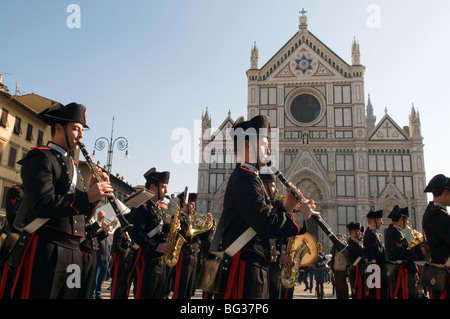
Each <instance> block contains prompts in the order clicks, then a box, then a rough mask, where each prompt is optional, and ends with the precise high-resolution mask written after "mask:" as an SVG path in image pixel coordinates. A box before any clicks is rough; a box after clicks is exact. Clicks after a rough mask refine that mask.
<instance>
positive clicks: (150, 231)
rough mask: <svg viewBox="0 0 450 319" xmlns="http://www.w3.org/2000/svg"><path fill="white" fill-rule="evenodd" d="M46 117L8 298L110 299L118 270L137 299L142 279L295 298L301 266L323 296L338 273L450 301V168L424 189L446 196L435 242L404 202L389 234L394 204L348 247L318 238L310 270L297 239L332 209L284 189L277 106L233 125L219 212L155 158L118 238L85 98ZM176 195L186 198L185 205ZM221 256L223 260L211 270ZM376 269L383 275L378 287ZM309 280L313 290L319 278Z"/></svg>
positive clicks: (116, 291) (116, 289)
mask: <svg viewBox="0 0 450 319" xmlns="http://www.w3.org/2000/svg"><path fill="white" fill-rule="evenodd" d="M39 117H40V118H42V119H43V120H44V121H46V122H47V123H48V124H49V125H50V126H51V134H52V138H51V141H50V142H49V143H48V144H47V146H46V147H36V148H33V149H32V150H31V151H29V152H28V153H27V155H26V156H25V157H24V158H23V159H22V160H21V161H19V164H20V165H21V167H22V169H21V177H22V182H23V184H22V185H21V186H20V187H17V188H16V187H14V188H12V189H11V198H8V200H7V203H8V202H9V205H10V206H11V209H9V208H8V207H7V212H8V211H11V212H14V213H13V214H9V213H7V225H6V226H5V227H4V229H3V230H2V232H3V233H2V235H1V237H0V242H1V243H2V249H1V252H0V257H1V263H2V268H1V283H0V297H1V298H3V299H9V298H12V299H18V298H24V299H28V298H30V299H58V298H64V299H72V298H77V299H86V298H99V296H100V294H101V286H102V284H103V282H104V279H105V276H106V274H107V273H108V272H109V274H110V276H111V294H110V296H111V299H127V298H130V290H131V289H133V291H132V292H133V297H134V298H135V299H163V298H172V299H189V298H191V297H192V296H193V294H194V293H195V290H196V289H199V288H202V290H203V298H217V299H229V298H231V299H269V298H272V299H291V298H293V290H294V289H295V285H290V284H289V283H293V282H294V283H295V281H297V280H298V278H299V277H300V276H303V277H304V278H308V277H309V276H311V277H309V278H314V285H315V287H316V290H315V292H316V295H317V298H324V289H323V285H324V282H326V281H332V282H333V285H334V291H335V294H336V298H339V299H348V298H353V299H410V298H422V297H427V298H449V296H448V294H447V291H448V289H449V288H448V266H449V264H450V260H449V258H448V257H449V255H450V234H449V233H448V232H449V231H450V227H449V225H450V217H449V214H448V212H447V209H446V207H447V206H448V205H450V179H448V178H447V177H445V176H444V175H437V176H435V177H434V178H433V179H431V181H430V182H429V184H428V185H427V187H426V189H425V191H426V192H432V194H433V197H434V198H433V201H432V202H430V204H429V206H428V207H427V210H426V211H425V213H424V216H423V229H424V238H426V242H424V241H422V242H419V243H417V244H415V245H414V246H413V247H411V245H410V244H409V243H408V241H407V240H406V237H405V236H404V234H403V230H404V229H405V228H406V227H407V226H408V224H409V212H408V209H407V208H400V207H398V206H395V207H394V208H393V209H392V211H391V212H390V214H389V216H388V218H390V219H391V220H392V223H391V224H390V225H389V227H388V228H387V230H386V233H385V234H384V237H385V240H384V243H383V241H382V239H381V237H382V234H381V233H380V228H381V225H382V223H383V222H382V211H381V210H378V211H370V212H369V213H368V214H367V216H366V217H367V221H368V225H367V227H366V229H363V228H362V226H361V225H360V224H359V223H357V222H356V221H353V222H350V223H349V224H348V225H347V228H348V231H349V233H348V240H347V241H346V242H345V243H346V246H345V249H337V248H336V247H334V246H333V249H332V251H331V258H327V256H326V255H325V254H324V252H323V251H322V250H323V247H322V246H323V245H322V243H312V245H313V246H314V247H312V248H314V249H317V256H316V258H314V260H313V261H312V262H311V263H310V265H309V267H305V266H304V265H303V267H301V266H302V264H301V262H302V258H301V257H299V256H302V255H299V254H298V251H295V249H298V247H297V248H295V247H294V248H292V247H293V246H292V239H295V238H297V236H301V235H305V234H307V233H308V229H307V224H306V221H307V220H308V219H309V218H311V217H313V216H319V215H320V213H318V212H316V211H315V209H316V204H315V202H314V201H313V200H310V199H304V198H303V199H302V200H301V201H299V198H298V196H296V193H295V192H297V193H299V192H300V191H299V190H297V189H296V188H295V187H294V186H292V189H291V190H289V191H286V192H285V195H284V196H279V195H278V189H277V180H276V178H277V177H276V176H275V175H274V174H273V172H271V171H270V170H268V171H267V170H265V169H266V168H267V166H266V162H267V159H268V157H269V155H270V147H269V136H270V121H269V118H268V117H267V116H256V117H254V118H252V119H250V120H248V121H240V122H237V123H235V125H234V127H233V130H232V138H233V141H234V151H235V155H236V163H237V164H236V167H235V169H234V170H233V172H232V173H231V175H230V177H229V179H228V182H227V188H226V191H225V196H224V201H223V211H222V214H221V217H220V219H219V220H218V221H215V220H213V219H212V215H211V214H207V215H205V216H200V217H202V218H203V219H202V220H203V221H209V222H208V223H207V226H206V225H201V226H198V225H194V224H195V220H196V219H197V217H199V216H198V214H196V212H195V203H196V201H197V194H196V193H189V192H188V191H187V190H185V191H184V192H183V191H181V192H180V193H179V195H178V196H176V197H175V196H172V197H168V196H167V193H168V187H169V182H170V172H169V171H159V170H156V168H154V167H153V168H151V169H150V170H148V171H146V172H145V174H144V177H145V180H146V183H145V189H146V190H148V192H149V194H151V195H149V198H147V199H146V200H145V201H144V202H142V203H139V204H137V205H135V206H133V207H131V209H130V212H129V213H127V214H124V215H123V216H121V217H123V218H124V220H126V221H127V222H128V223H129V225H131V226H132V227H124V226H125V225H120V226H119V227H117V228H116V229H115V230H114V234H113V235H112V236H111V234H110V232H111V229H110V225H109V224H108V223H107V222H106V221H105V219H106V218H105V216H104V213H103V212H101V211H99V201H100V200H101V199H105V198H114V195H113V189H112V187H111V183H110V181H109V176H108V175H107V174H106V173H105V172H104V171H102V170H101V169H100V168H98V172H95V173H96V174H92V175H91V177H90V179H89V183H88V187H86V188H85V187H84V184H83V180H82V177H81V174H80V172H79V170H78V168H77V165H76V164H75V163H74V162H73V160H72V158H71V156H70V154H71V153H72V152H73V151H74V150H76V149H77V148H78V147H79V145H80V142H81V140H82V138H83V130H84V129H85V128H87V124H86V108H85V107H84V106H83V105H81V104H77V103H70V104H68V105H66V106H64V105H61V104H59V103H56V104H54V105H52V106H51V107H50V108H48V109H46V110H45V111H43V112H42V113H40V114H39ZM96 175H97V177H96ZM98 176H100V180H99V178H98ZM14 196H15V197H14ZM165 199H169V203H166V202H164V200H165ZM171 202H172V203H175V204H176V209H175V210H174V212H173V214H171V213H170V212H169V209H168V204H170V203H171ZM96 212H97V213H96ZM195 215H196V216H195ZM315 218H316V217H315ZM194 226H195V227H194ZM340 236H341V237H340V240H342V241H343V242H344V237H343V236H342V235H340ZM111 237H112V238H111ZM310 244H311V243H310ZM310 248H311V247H310ZM293 249H294V250H293ZM302 253H305V251H302ZM306 254H307V253H306ZM212 255H214V256H215V257H216V258H215V260H216V261H218V262H217V263H216V265H218V268H214V270H212V271H213V272H210V273H207V276H206V277H202V276H200V273H202V274H204V273H206V272H207V267H206V266H207V265H208V266H210V265H211V264H210V263H209V259H211V256H212ZM219 256H220V258H219ZM418 261H423V262H424V263H422V264H419V263H417V262H418ZM430 261H431V262H430ZM419 265H421V266H419ZM374 266H376V267H378V269H379V276H378V277H377V278H375V280H373V281H372V282H374V283H375V284H373V285H372V284H371V280H372V279H371V278H372V275H373V274H375V275H377V272H376V271H374V272H373V273H372V269H374ZM425 266H428V267H425ZM376 267H375V269H376ZM425 268H427V269H425ZM208 269H211V268H208ZM301 269H302V270H301ZM422 269H424V270H430V269H431V270H433V271H434V270H436V271H437V270H442V269H444V270H447V276H446V277H445V276H444V278H445V279H444V280H446V281H447V282H443V283H442V282H439V284H440V285H434V284H428V285H427V286H421V284H422V283H424V280H425V277H426V276H425V275H423V274H422V272H421V270H422ZM210 271H211V270H210ZM423 273H425V272H423ZM419 275H420V276H419ZM208 276H209V277H208ZM421 276H422V277H423V278H420V277H421ZM292 277H294V279H292ZM375 277H376V276H375ZM205 278H208V280H209V279H210V278H216V279H215V281H214V285H213V286H211V285H209V286H208V287H209V288H205V287H206V285H205V284H206V283H207V282H205ZM281 279H283V280H281ZM421 287H423V288H424V289H422V290H421V289H420V288H421ZM306 289H309V290H310V291H311V292H312V289H313V283H312V281H310V282H309V283H308V286H307V287H306Z"/></svg>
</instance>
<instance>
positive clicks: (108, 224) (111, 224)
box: [102, 217, 118, 233]
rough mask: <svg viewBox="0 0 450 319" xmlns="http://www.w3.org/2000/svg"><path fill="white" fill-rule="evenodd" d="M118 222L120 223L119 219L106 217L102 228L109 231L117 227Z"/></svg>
mask: <svg viewBox="0 0 450 319" xmlns="http://www.w3.org/2000/svg"><path fill="white" fill-rule="evenodd" d="M117 223H118V221H117V219H115V218H114V217H113V218H112V220H111V219H109V218H106V217H105V218H103V219H102V228H103V229H104V230H105V231H107V232H108V233H109V232H111V231H112V230H113V229H114V228H116V226H117Z"/></svg>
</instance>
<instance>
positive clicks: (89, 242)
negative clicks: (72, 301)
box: [79, 211, 108, 299]
mask: <svg viewBox="0 0 450 319" xmlns="http://www.w3.org/2000/svg"><path fill="white" fill-rule="evenodd" d="M104 218H105V212H104V211H99V212H98V214H97V220H95V221H93V218H91V216H86V220H87V222H86V226H85V239H84V240H83V241H82V242H81V244H80V250H81V255H82V257H83V267H82V268H81V289H80V292H79V298H80V299H89V298H91V287H92V282H93V281H94V276H95V268H96V265H97V252H98V243H99V241H101V240H103V239H105V238H106V237H107V236H108V230H105V229H103V227H102V221H103V219H104Z"/></svg>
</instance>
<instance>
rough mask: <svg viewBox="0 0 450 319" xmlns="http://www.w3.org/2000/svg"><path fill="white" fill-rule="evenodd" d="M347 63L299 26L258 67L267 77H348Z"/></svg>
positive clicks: (348, 68)
mask: <svg viewBox="0 0 450 319" xmlns="http://www.w3.org/2000/svg"><path fill="white" fill-rule="evenodd" d="M350 74H351V71H350V66H349V65H348V63H347V62H345V61H344V60H343V59H341V58H340V57H339V56H338V55H337V54H335V53H334V52H333V51H332V50H331V49H330V48H328V47H327V46H326V45H325V44H324V43H322V42H321V41H320V40H319V39H318V38H316V37H315V36H314V35H313V34H312V33H311V32H309V31H308V30H307V29H300V30H299V31H298V32H297V33H296V34H295V35H294V36H293V37H292V38H291V39H290V40H289V41H288V42H287V43H286V44H285V45H284V46H283V47H282V48H281V49H280V50H279V51H278V52H277V53H275V55H274V56H273V57H272V58H271V59H269V61H268V62H267V63H266V64H265V65H264V66H263V67H262V68H261V70H260V80H263V81H264V80H267V79H270V78H276V79H280V78H298V79H302V78H307V77H316V76H320V77H324V76H332V77H344V78H346V77H349V76H350Z"/></svg>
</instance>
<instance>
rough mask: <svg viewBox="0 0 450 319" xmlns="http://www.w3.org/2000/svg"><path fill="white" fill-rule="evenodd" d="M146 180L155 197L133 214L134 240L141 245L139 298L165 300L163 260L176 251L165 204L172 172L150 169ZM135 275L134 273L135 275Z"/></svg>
mask: <svg viewBox="0 0 450 319" xmlns="http://www.w3.org/2000/svg"><path fill="white" fill-rule="evenodd" d="M144 177H145V179H146V183H145V188H147V189H149V190H150V191H151V192H154V193H155V195H154V196H153V197H152V198H151V199H150V200H148V201H147V202H146V203H144V204H142V205H141V206H139V207H138V208H132V209H131V211H130V213H129V215H130V217H129V219H130V223H131V224H133V228H132V229H131V230H130V233H129V235H130V238H131V240H132V241H133V242H135V243H136V244H137V245H139V249H138V252H137V256H136V260H135V263H134V266H133V272H134V274H135V275H136V281H135V282H136V292H135V298H136V299H162V298H164V293H165V288H166V284H167V281H168V280H167V279H168V272H167V267H166V264H165V263H164V262H163V261H162V260H161V256H162V255H164V254H170V253H172V251H173V247H172V245H170V244H169V243H167V242H166V236H167V234H168V231H169V229H170V222H171V218H170V215H169V214H168V213H167V212H166V211H165V209H164V208H165V204H163V203H162V202H161V201H162V200H163V199H164V196H165V195H166V194H167V186H168V184H169V177H170V172H167V171H165V172H157V171H156V169H155V168H151V169H150V170H148V171H147V172H146V173H145V174H144ZM132 275H133V274H132Z"/></svg>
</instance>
